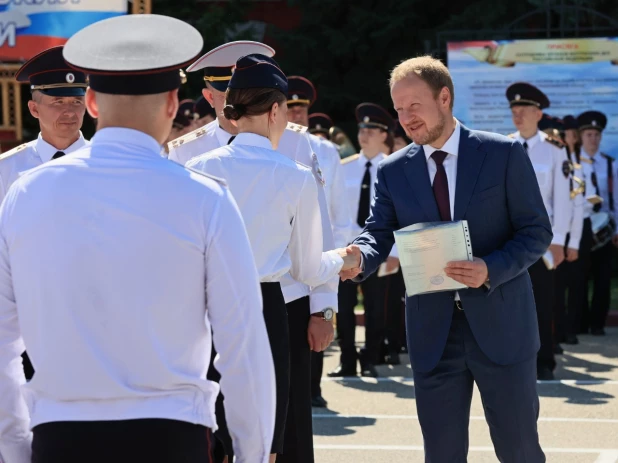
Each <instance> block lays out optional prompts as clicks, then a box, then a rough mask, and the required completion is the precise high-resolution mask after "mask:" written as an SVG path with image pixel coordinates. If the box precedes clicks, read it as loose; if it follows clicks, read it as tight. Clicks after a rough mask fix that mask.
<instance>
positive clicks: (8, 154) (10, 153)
mask: <svg viewBox="0 0 618 463" xmlns="http://www.w3.org/2000/svg"><path fill="white" fill-rule="evenodd" d="M27 146H28V144H27V143H24V144H23V145H19V146H16V147H15V148H13V149H12V150H9V151H7V152H6V153H2V154H0V161H2V160H3V159H6V158H10V157H11V156H13V155H14V154H17V153H19V152H20V151H23V150H25V149H26V147H27Z"/></svg>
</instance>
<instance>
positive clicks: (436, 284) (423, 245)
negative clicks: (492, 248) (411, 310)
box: [394, 220, 473, 296]
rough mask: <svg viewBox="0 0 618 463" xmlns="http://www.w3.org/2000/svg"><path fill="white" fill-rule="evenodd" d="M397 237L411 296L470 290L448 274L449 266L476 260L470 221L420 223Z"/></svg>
mask: <svg viewBox="0 0 618 463" xmlns="http://www.w3.org/2000/svg"><path fill="white" fill-rule="evenodd" d="M394 234H395V243H397V249H398V250H399V262H400V265H401V270H402V273H403V279H404V281H405V284H406V293H407V295H408V296H415V295H418V294H427V293H435V292H440V291H456V290H459V289H466V288H467V286H466V285H464V284H461V283H458V282H457V281H455V280H453V279H451V278H449V277H448V276H446V273H445V272H444V269H445V268H446V264H448V263H449V262H453V261H462V260H469V261H472V260H473V255H472V243H471V242H470V232H469V229H468V222H467V221H466V220H461V221H457V222H427V223H417V224H415V225H411V226H409V227H405V228H402V229H401V230H397V231H396V232H395V233H394Z"/></svg>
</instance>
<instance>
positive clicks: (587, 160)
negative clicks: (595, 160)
mask: <svg viewBox="0 0 618 463" xmlns="http://www.w3.org/2000/svg"><path fill="white" fill-rule="evenodd" d="M580 161H581V162H585V163H586V164H592V159H586V158H581V159H580Z"/></svg>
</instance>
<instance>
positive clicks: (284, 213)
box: [187, 133, 343, 286]
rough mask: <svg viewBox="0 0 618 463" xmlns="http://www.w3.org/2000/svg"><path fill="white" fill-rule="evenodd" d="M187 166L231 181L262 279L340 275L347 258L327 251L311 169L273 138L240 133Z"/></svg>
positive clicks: (315, 281) (308, 280)
mask: <svg viewBox="0 0 618 463" xmlns="http://www.w3.org/2000/svg"><path fill="white" fill-rule="evenodd" d="M187 167H190V168H192V169H195V170H198V171H200V172H205V173H208V174H212V175H215V176H217V177H221V178H223V179H225V180H226V182H227V183H228V185H229V188H230V191H231V192H232V194H233V195H234V198H235V199H236V201H237V203H238V207H239V208H240V211H241V213H242V216H243V220H244V222H245V226H246V227H247V233H248V235H249V240H250V242H251V247H252V249H253V255H254V257H255V262H256V265H257V268H258V273H259V275H260V281H261V282H278V281H281V278H282V277H283V276H284V275H285V274H286V273H287V272H288V271H289V272H290V275H292V278H294V279H295V280H296V281H299V282H302V283H305V284H307V285H310V286H314V285H320V284H323V283H324V282H326V281H327V280H329V279H330V278H333V277H334V276H336V275H337V274H338V273H339V271H340V270H341V267H342V266H343V259H342V258H341V257H340V256H339V255H338V253H337V252H335V251H329V252H326V253H323V252H322V249H323V248H322V222H321V219H320V207H319V204H318V190H317V185H316V182H315V180H314V178H313V175H312V173H311V170H310V169H309V168H308V167H304V166H301V165H299V164H298V163H296V162H294V161H292V160H290V159H288V158H287V157H285V156H284V155H282V154H281V153H279V152H278V151H275V150H273V149H272V144H271V142H270V140H268V138H266V137H263V136H260V135H257V134H253V133H240V134H238V136H237V137H236V138H235V139H234V141H233V142H232V143H231V144H230V145H226V146H223V147H221V148H218V149H216V150H214V151H211V152H209V153H206V154H204V155H201V156H198V157H197V158H193V159H191V160H190V161H189V162H188V163H187Z"/></svg>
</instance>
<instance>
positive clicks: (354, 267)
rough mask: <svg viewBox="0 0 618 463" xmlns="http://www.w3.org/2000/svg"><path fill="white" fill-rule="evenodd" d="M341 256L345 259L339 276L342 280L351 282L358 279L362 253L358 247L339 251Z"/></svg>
mask: <svg viewBox="0 0 618 463" xmlns="http://www.w3.org/2000/svg"><path fill="white" fill-rule="evenodd" d="M338 252H339V255H340V256H341V257H342V258H343V267H342V268H341V272H340V273H339V276H340V277H341V280H343V281H345V280H351V279H353V278H356V277H357V276H358V275H359V274H360V273H361V272H362V269H361V268H360V266H361V252H360V248H359V247H358V246H356V245H350V246H348V247H347V248H341V249H338Z"/></svg>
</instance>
